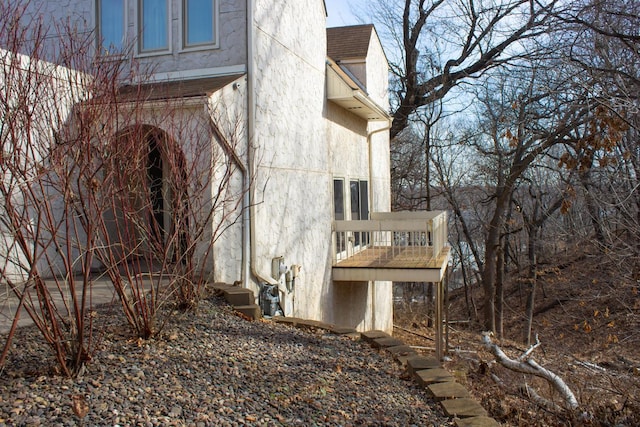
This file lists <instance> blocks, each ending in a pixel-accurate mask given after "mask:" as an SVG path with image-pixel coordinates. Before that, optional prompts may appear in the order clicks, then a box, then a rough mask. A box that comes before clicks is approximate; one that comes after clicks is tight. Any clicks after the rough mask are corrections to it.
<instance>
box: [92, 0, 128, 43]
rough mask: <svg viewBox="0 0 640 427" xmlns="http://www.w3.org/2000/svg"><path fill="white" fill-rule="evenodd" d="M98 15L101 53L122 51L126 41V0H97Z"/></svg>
mask: <svg viewBox="0 0 640 427" xmlns="http://www.w3.org/2000/svg"><path fill="white" fill-rule="evenodd" d="M96 15H97V16H96V36H97V46H98V52H99V54H101V55H104V54H109V53H114V52H120V51H121V50H122V48H123V43H124V0H97V3H96Z"/></svg>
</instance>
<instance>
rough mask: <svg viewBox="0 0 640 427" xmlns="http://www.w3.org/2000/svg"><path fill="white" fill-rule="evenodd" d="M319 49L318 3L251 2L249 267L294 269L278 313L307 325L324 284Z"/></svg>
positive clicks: (327, 223)
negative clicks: (280, 263)
mask: <svg viewBox="0 0 640 427" xmlns="http://www.w3.org/2000/svg"><path fill="white" fill-rule="evenodd" d="M325 46H326V35H325V15H324V7H323V4H322V1H318V0H304V1H296V2H273V1H268V0H257V1H256V10H255V70H256V75H255V78H256V84H255V87H256V97H255V103H256V115H255V133H254V140H253V141H252V144H253V145H254V146H256V147H257V153H258V154H257V156H256V158H257V159H258V160H257V162H256V163H258V164H257V176H256V188H257V189H258V191H257V193H256V199H255V200H254V202H255V203H258V206H256V209H255V224H256V234H255V237H256V242H255V243H256V248H255V252H256V259H255V261H256V265H255V267H256V270H257V272H258V273H259V274H260V275H262V276H269V275H270V274H271V262H272V258H274V257H278V256H283V257H284V262H285V264H286V265H291V264H298V265H301V266H302V269H301V273H300V276H299V277H298V278H297V280H296V284H295V287H296V289H295V296H294V295H293V294H289V295H287V298H286V299H285V301H284V305H285V312H287V313H289V314H294V315H296V316H301V317H307V318H311V319H322V318H323V316H324V314H323V312H324V310H326V307H325V304H324V301H323V293H324V289H325V288H326V286H328V283H329V280H330V277H329V273H330V268H329V267H330V264H329V258H328V254H329V248H330V239H329V238H328V236H329V233H330V230H331V215H330V210H329V206H328V203H329V200H330V199H329V197H330V185H329V184H330V181H329V174H328V164H329V161H328V159H329V150H328V145H327V143H326V137H325V127H324V117H323V108H324V98H325V97H324V68H325V52H326V48H325ZM263 189H264V191H262V190H263ZM294 298H295V305H293V304H294V302H293V301H294ZM292 306H293V310H292V309H291V308H292Z"/></svg>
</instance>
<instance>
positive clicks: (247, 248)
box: [242, 0, 278, 288]
mask: <svg viewBox="0 0 640 427" xmlns="http://www.w3.org/2000/svg"><path fill="white" fill-rule="evenodd" d="M254 7H255V0H247V169H248V180H247V187H246V188H245V199H244V202H243V207H242V209H243V224H244V225H243V230H248V232H245V233H243V239H244V241H243V252H244V253H249V254H250V256H249V257H247V258H246V259H244V260H243V262H244V266H243V274H242V276H243V280H242V286H243V287H245V288H246V287H248V285H249V271H250V272H251V274H252V275H253V276H254V277H255V278H256V279H257V280H258V282H265V283H269V284H271V285H277V284H278V282H277V281H276V280H275V279H273V278H272V277H271V276H270V275H269V274H261V273H260V272H259V271H258V270H257V267H256V258H257V254H256V253H257V244H256V235H255V234H256V233H255V229H256V224H255V221H256V220H255V217H256V203H255V185H252V181H253V179H254V177H255V176H256V173H257V172H256V171H255V166H256V165H255V164H254V162H255V158H254V156H255V151H254V150H253V149H252V144H253V142H254V137H255V129H254V125H255V114H256V111H255V109H256V102H255V93H254V91H255V87H256V84H255V73H254V71H255V69H256V66H255V64H254V49H255V46H254V45H255V33H254V26H253V25H254V22H253V20H254V17H253V12H254Z"/></svg>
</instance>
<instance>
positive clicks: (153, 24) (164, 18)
mask: <svg viewBox="0 0 640 427" xmlns="http://www.w3.org/2000/svg"><path fill="white" fill-rule="evenodd" d="M138 28H139V29H138V35H139V51H140V52H141V53H147V52H157V51H166V50H168V49H169V1H168V0H139V1H138Z"/></svg>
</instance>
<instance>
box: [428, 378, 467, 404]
mask: <svg viewBox="0 0 640 427" xmlns="http://www.w3.org/2000/svg"><path fill="white" fill-rule="evenodd" d="M427 390H429V392H430V393H431V395H432V396H433V398H434V399H436V400H444V399H455V398H463V397H471V395H470V394H469V392H468V391H467V389H466V388H465V387H464V386H462V385H460V384H458V383H456V382H453V381H447V382H444V383H434V384H429V385H428V386H427Z"/></svg>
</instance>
